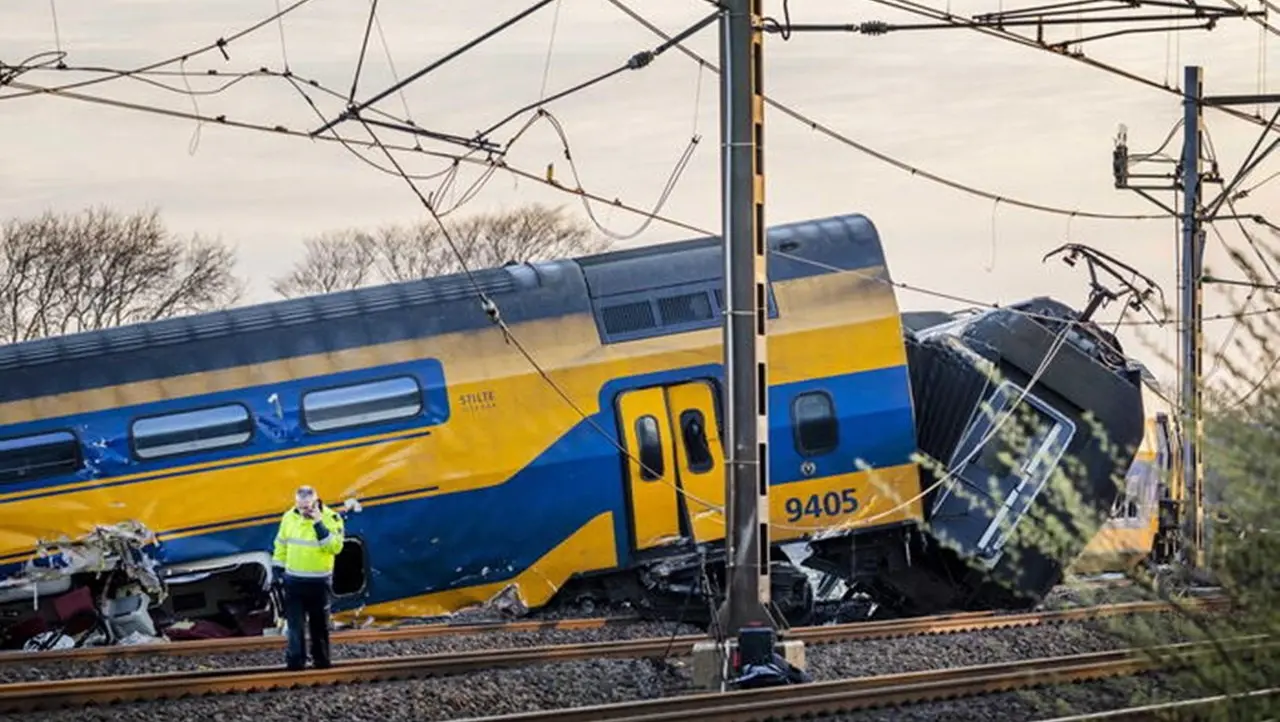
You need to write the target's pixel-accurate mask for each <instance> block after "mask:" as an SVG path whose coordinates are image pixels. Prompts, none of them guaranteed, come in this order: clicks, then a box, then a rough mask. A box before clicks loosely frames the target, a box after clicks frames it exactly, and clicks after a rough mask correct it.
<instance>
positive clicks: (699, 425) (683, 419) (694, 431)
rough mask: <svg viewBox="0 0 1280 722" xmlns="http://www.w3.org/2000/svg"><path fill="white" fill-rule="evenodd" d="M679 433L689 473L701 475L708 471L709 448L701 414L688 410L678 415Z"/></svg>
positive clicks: (704, 423)
mask: <svg viewBox="0 0 1280 722" xmlns="http://www.w3.org/2000/svg"><path fill="white" fill-rule="evenodd" d="M680 433H681V435H682V437H683V439H684V453H685V456H686V457H687V458H688V461H689V471H692V472H693V473H695V474H701V473H703V472H706V471H710V470H711V467H712V466H713V465H714V462H713V461H712V460H711V447H710V446H709V445H708V444H707V425H706V419H705V418H704V417H703V416H702V412H701V411H699V410H697V409H689V410H687V411H684V412H682V413H681V414H680Z"/></svg>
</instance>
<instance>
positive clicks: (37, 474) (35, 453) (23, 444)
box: [0, 431, 81, 484]
mask: <svg viewBox="0 0 1280 722" xmlns="http://www.w3.org/2000/svg"><path fill="white" fill-rule="evenodd" d="M80 461H81V457H80V442H79V440H77V439H76V437H75V434H72V433H71V432H70V431H50V432H47V433H43V434H31V435H30V436H19V437H15V438H9V439H0V484H13V483H16V482H19V481H27V480H29V479H41V478H44V477H48V476H57V475H59V474H70V473H71V472H73V471H76V470H78V469H79V468H80Z"/></svg>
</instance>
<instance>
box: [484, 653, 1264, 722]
mask: <svg viewBox="0 0 1280 722" xmlns="http://www.w3.org/2000/svg"><path fill="white" fill-rule="evenodd" d="M1275 644H1276V643H1275V642H1274V641H1272V640H1270V639H1264V638H1262V637H1253V638H1248V639H1243V640H1238V641H1237V642H1236V646H1237V649H1236V650H1235V651H1238V652H1241V653H1248V651H1249V648H1250V647H1252V648H1256V647H1257V646H1258V645H1275ZM1156 649H1159V650H1163V651H1165V652H1167V653H1168V654H1169V657H1173V655H1178V656H1177V661H1173V660H1172V659H1166V660H1165V661H1163V662H1162V661H1161V660H1158V659H1155V658H1154V656H1155V655H1153V654H1151V652H1152V651H1154V650H1141V649H1125V650H1117V651H1110V652H1093V653H1089V654H1076V655H1069V656H1063V657H1044V658H1040V659H1031V660H1022V661H1018V662H1003V663H1000V664H987V665H980V666H974V667H953V668H950V669H941V670H932V671H925V672H906V673H901V674H887V675H878V676H874V677H858V678H854V679H842V680H835V681H831V682H818V683H813V684H804V685H795V686H788V687H773V688H769V689H758V690H749V691H741V692H728V693H724V694H715V693H707V694H692V695H684V696H680V697H668V698H666V699H656V700H645V701H640V702H627V703H623V704H610V705H595V706H591V707H576V708H570V709H558V710H546V711H539V712H529V713H524V714H515V715H504V716H500V717H474V718H471V719H470V720H465V721H463V722H481V720H483V722H543V721H545V720H556V722H596V721H597V720H610V721H612V722H659V721H660V720H661V721H667V720H682V719H697V720H700V722H756V721H757V720H766V719H776V718H778V717H786V718H797V717H801V716H803V715H829V714H836V713H840V712H849V711H854V710H863V709H871V708H876V707H887V706H891V705H905V704H918V703H923V702H931V701H935V700H941V699H952V698H956V697H969V696H974V695H981V694H992V693H996V692H1007V691H1011V690H1016V689H1026V688H1029V687H1039V686H1045V685H1054V684H1063V683H1070V682H1083V681H1088V680H1095V679H1102V678H1106V677H1117V676H1124V675H1133V674H1138V673H1141V672H1147V671H1152V670H1155V669H1158V668H1164V669H1170V668H1175V667H1178V666H1181V665H1183V664H1185V663H1186V662H1187V661H1189V660H1190V659H1193V658H1194V657H1195V656H1196V655H1200V654H1208V653H1211V652H1213V651H1214V645H1213V644H1212V643H1207V642H1191V643H1183V644H1171V645H1164V646H1162V647H1159V648H1156Z"/></svg>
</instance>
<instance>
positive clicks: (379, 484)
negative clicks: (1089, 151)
mask: <svg viewBox="0 0 1280 722" xmlns="http://www.w3.org/2000/svg"><path fill="white" fill-rule="evenodd" d="M768 243H769V248H770V251H771V259H770V282H769V289H768V299H767V300H768V315H769V318H770V319H771V320H770V324H771V326H770V333H771V341H770V345H769V354H770V363H771V372H770V378H769V388H768V397H769V398H768V401H769V407H770V409H771V410H772V414H771V421H770V429H769V435H770V443H771V448H770V459H769V464H770V474H771V508H770V514H771V524H772V532H771V534H772V539H773V542H774V543H775V548H774V550H773V559H774V571H775V573H774V574H773V585H774V598H775V602H777V603H778V604H779V607H780V609H781V611H782V612H783V613H785V614H787V615H788V616H789V617H790V618H792V619H801V618H804V617H805V616H806V614H807V613H808V610H809V609H811V608H812V605H813V594H812V585H811V584H810V582H809V579H810V578H811V577H812V575H813V573H812V572H810V573H807V574H806V573H801V571H800V570H799V569H798V568H797V563H796V562H794V561H792V560H793V559H794V560H799V559H800V556H803V557H804V558H803V564H804V565H805V566H807V567H810V568H811V569H812V570H818V571H819V572H821V573H822V574H825V575H827V576H828V577H830V578H838V579H840V580H842V581H844V582H845V583H846V584H847V586H848V588H849V589H850V590H860V591H862V592H869V593H872V594H873V595H874V596H876V597H877V598H878V599H880V600H883V601H882V602H881V606H882V608H885V609H893V610H899V611H905V612H912V611H928V610H932V609H938V608H946V607H954V606H983V605H999V604H1006V603H1010V602H1011V601H1017V600H1024V599H1035V598H1037V597H1038V596H1039V595H1041V594H1043V593H1044V592H1045V591H1047V589H1048V587H1049V586H1051V585H1052V584H1053V583H1054V582H1055V581H1056V579H1057V578H1058V576H1060V574H1061V569H1062V568H1063V566H1064V565H1065V564H1067V563H1069V562H1070V560H1071V558H1072V557H1073V556H1074V554H1075V553H1076V552H1078V551H1079V547H1080V546H1083V543H1084V541H1087V539H1085V540H1082V541H1080V543H1079V544H1078V545H1077V546H1076V547H1072V546H1071V545H1070V544H1068V545H1066V546H1064V547H1062V548H1058V549H1054V550H1053V551H1051V552H1043V551H1040V552H1037V551H1035V548H1034V547H1035V545H1034V544H1033V543H1032V541H1030V540H1025V539H1022V538H1021V537H1020V536H1019V535H1020V533H1021V532H1022V530H1024V529H1027V528H1029V527H1031V526H1034V525H1037V524H1041V523H1042V519H1043V518H1044V517H1045V516H1046V515H1048V516H1053V517H1055V518H1057V519H1058V520H1059V521H1060V522H1061V523H1062V524H1065V525H1066V526H1068V527H1071V528H1074V527H1075V526H1085V527H1087V526H1088V523H1083V522H1085V521H1088V522H1089V523H1093V522H1092V521H1089V520H1091V519H1092V517H1093V516H1094V514H1093V512H1094V511H1096V512H1097V515H1099V516H1100V515H1104V514H1105V511H1106V509H1108V508H1109V507H1110V506H1111V504H1112V502H1113V501H1114V497H1115V492H1114V481H1112V479H1111V477H1113V476H1117V475H1119V476H1123V470H1124V468H1125V467H1126V466H1127V465H1128V462H1129V460H1130V458H1131V451H1130V452H1128V453H1129V454H1130V456H1129V457H1127V458H1123V459H1119V458H1118V459H1113V460H1110V461H1109V460H1108V459H1107V458H1106V457H1105V456H1104V455H1103V454H1102V453H1101V452H1099V451H1098V449H1097V444H1099V443H1101V442H1099V441H1098V440H1097V439H1096V438H1095V437H1094V436H1091V435H1090V434H1089V433H1086V431H1085V428H1084V427H1085V423H1084V422H1083V421H1082V414H1084V413H1085V411H1086V410H1090V411H1092V412H1093V413H1094V415H1095V416H1096V417H1097V419H1098V420H1099V421H1100V424H1101V430H1102V434H1103V436H1109V437H1110V440H1109V442H1107V443H1110V444H1111V445H1113V446H1119V447H1132V446H1134V445H1136V441H1137V439H1138V438H1139V437H1140V436H1141V432H1142V428H1141V419H1142V403H1141V395H1140V393H1139V391H1138V388H1137V385H1136V381H1135V379H1134V378H1133V377H1132V374H1131V373H1130V369H1129V368H1128V365H1127V361H1126V360H1125V359H1124V357H1123V355H1116V354H1115V353H1114V352H1113V351H1103V350H1099V347H1098V344H1097V334H1098V333H1099V332H1098V331H1097V330H1096V329H1095V328H1094V327H1092V326H1091V325H1088V324H1086V325H1083V326H1080V325H1078V324H1076V323H1075V322H1074V321H1073V318H1074V316H1073V312H1072V311H1071V310H1070V309H1068V308H1067V307H1065V306H1063V305H1061V304H1058V303H1055V302H1053V301H1050V300H1046V299H1037V300H1033V301H1029V302H1027V303H1024V304H1021V305H1018V306H1015V307H1010V308H1008V309H1002V310H999V311H990V312H986V313H981V314H976V315H972V316H969V317H965V318H960V319H955V320H951V321H949V322H947V323H945V324H942V325H935V326H934V327H931V328H926V329H921V330H917V331H911V330H908V331H906V332H905V333H904V329H903V324H902V317H901V316H900V314H899V311H898V307H897V302H896V299H895V296H894V292H893V291H894V288H893V285H892V284H891V283H890V282H889V274H888V271H887V267H886V264H885V259H884V254H883V249H882V247H881V243H880V239H879V237H878V234H877V232H876V230H875V228H874V226H873V225H872V224H871V222H870V221H869V220H868V219H866V218H865V217H862V216H859V215H848V216H841V217H834V218H826V219H821V220H814V221H806V222H801V223H794V224H789V225H783V226H778V227H774V228H772V229H770V230H769V233H768ZM474 278H475V283H477V284H479V286H480V287H481V288H482V289H483V290H484V292H485V294H486V295H487V296H488V297H489V298H491V299H492V300H493V301H494V302H495V303H496V305H497V307H498V311H499V313H500V314H501V318H502V319H503V320H504V321H505V323H506V325H507V327H508V328H509V329H510V330H511V333H512V334H514V335H515V336H516V337H517V338H518V339H519V341H520V344H521V345H522V346H523V347H524V349H526V350H528V351H529V352H530V354H531V355H532V356H533V358H534V359H535V360H536V361H537V363H538V365H539V367H540V368H535V367H534V366H533V365H531V364H530V362H529V360H528V359H526V358H525V356H524V355H523V354H522V353H521V350H520V348H519V347H517V346H516V345H515V344H512V343H510V342H509V339H508V338H507V336H506V333H505V331H504V330H503V329H502V328H500V327H499V326H497V325H495V323H494V322H493V319H492V318H491V317H490V316H489V314H488V313H486V310H485V309H484V308H483V307H482V306H481V304H480V303H479V302H478V300H477V294H476V289H475V287H474V286H473V285H472V283H471V282H470V281H469V280H468V279H467V278H466V277H464V276H446V277H439V278H433V279H426V280H421V281H414V282H409V283H400V284H393V285H387V286H381V287H375V288H366V289H358V290H354V291H347V292H340V293H332V294H327V295H323V296H316V297H311V298H302V299H295V300H288V301H281V302H275V303H267V304H261V305H255V306H249V307H244V308H237V309H233V310H230V311H226V312H219V313H210V314H203V315H198V316H192V317H187V318H179V319H171V320H163V321H157V322H152V323H144V324H138V325H133V326H127V327H121V328H115V329H110V330H105V331H99V332H92V333H82V334H76V335H71V336H65V337H59V338H50V339H44V340H39V341H32V342H28V343H22V344H15V345H10V346H7V347H0V615H2V616H0V625H3V626H5V627H6V628H7V629H8V630H9V634H8V642H7V643H8V644H10V645H12V644H15V643H20V642H21V640H20V639H19V638H20V637H21V636H22V635H23V632H16V631H14V630H27V631H26V632H25V633H27V634H29V633H30V630H32V629H36V628H40V627H41V625H55V626H57V625H62V627H60V628H66V626H67V625H69V624H71V622H70V620H68V619H67V618H65V617H67V616H68V615H67V614H66V613H65V610H66V609H69V608H73V607H75V605H72V604H54V603H51V602H55V601H57V600H60V599H66V598H68V597H70V596H72V595H76V594H79V595H81V598H82V599H89V598H92V600H94V601H93V605H92V607H93V608H94V609H96V610H98V614H99V615H101V614H107V615H108V616H111V615H114V616H115V617H130V614H132V617H130V618H132V619H135V620H136V618H137V616H138V613H139V611H140V609H139V608H142V609H147V608H149V609H150V612H149V617H150V619H151V620H153V621H154V625H153V626H154V627H156V628H157V630H156V631H164V630H165V629H166V628H167V629H180V628H189V626H190V625H187V626H186V627H179V626H178V625H175V624H173V623H174V621H175V620H203V621H206V622H214V623H217V624H218V625H219V627H220V628H221V629H223V630H224V631H225V633H231V634H237V633H238V634H253V633H257V632H258V630H259V629H261V627H262V626H264V625H266V624H269V623H270V619H271V612H272V605H271V601H270V596H269V594H267V592H266V589H267V588H268V587H269V579H268V576H269V574H270V566H269V555H270V548H271V541H272V538H273V537H274V534H275V524H276V521H277V520H278V518H279V515H280V514H281V513H282V512H283V511H284V510H285V508H286V506H287V505H288V504H290V503H291V499H292V497H291V492H292V489H293V488H294V487H296V486H297V485H299V484H304V483H306V484H311V485H313V486H315V487H316V488H317V489H318V490H319V492H320V494H321V496H322V498H323V499H324V500H325V502H326V503H328V504H330V505H333V506H337V505H339V504H342V503H343V502H349V503H348V507H347V509H346V512H345V515H346V517H347V527H346V528H347V534H348V538H347V541H346V546H345V548H344V549H343V551H342V553H341V555H340V556H339V557H338V560H337V568H336V571H335V578H334V593H335V602H334V604H335V610H336V611H337V612H338V613H339V617H340V619H345V621H348V622H360V621H361V620H370V619H372V620H394V619H404V618H421V617H432V616H437V615H444V614H450V613H454V612H457V611H458V610H461V609H464V608H467V607H472V606H475V605H478V604H482V603H485V602H490V601H492V600H495V599H498V600H506V601H509V602H512V603H514V604H516V605H517V606H518V607H522V608H538V607H542V606H545V605H548V604H549V603H552V602H558V601H561V600H565V599H566V598H570V597H571V598H573V599H575V600H576V599H579V598H581V597H604V598H609V599H613V600H619V599H621V600H626V601H629V602H632V603H634V604H637V605H640V606H642V607H650V608H655V609H661V608H663V605H664V604H667V603H670V602H671V601H672V600H677V601H681V602H683V601H684V600H687V599H688V598H690V597H691V596H700V597H701V596H706V595H712V596H714V595H715V594H716V592H715V591H714V590H715V589H716V588H718V585H719V584H720V583H721V581H722V579H721V575H722V570H723V567H722V564H721V554H722V550H723V540H724V533H725V530H724V516H723V513H722V507H723V504H724V457H723V448H722V443H721V434H720V430H721V427H722V418H721V396H722V393H723V370H722V367H721V330H720V320H721V317H722V313H723V308H724V299H723V291H722V285H723V264H722V248H721V245H720V243H719V239H717V238H703V239H696V240H691V241H685V242H679V243H671V244H665V245H660V246H653V247H648V248H642V249H636V250H626V251H618V252H611V253H605V254H601V255H596V256H591V257H583V258H577V259H565V260H555V261H546V262H535V263H526V264H511V265H508V266H505V267H502V268H494V269H487V270H483V271H479V272H476V273H475V274H474ZM1042 365H1043V368H1041V366H1042ZM993 372H994V373H993ZM543 373H545V374H546V376H545V377H544V376H543V375H542V374H543ZM565 397H568V398H569V399H571V400H572V401H573V403H572V404H570V403H568V402H567V401H566V399H565ZM984 401H986V402H988V404H987V405H988V406H989V405H991V404H994V405H995V406H996V407H998V409H1005V410H1007V409H1008V408H1009V407H1011V406H1014V405H1017V406H1018V407H1019V408H1025V409H1032V410H1034V414H1035V415H1036V416H1035V418H1036V419H1037V420H1038V421H1037V422H1036V423H1037V424H1038V426H1036V429H1037V430H1034V431H1033V434H1032V436H1033V438H1032V440H1031V442H1029V445H1024V446H1026V448H1018V447H1017V445H1016V444H1015V445H1014V446H1011V447H1008V448H1005V447H1000V448H1001V450H1003V451H1012V453H1013V454H1014V456H1015V457H1017V458H1018V461H1017V462H1016V463H1015V464H1014V465H1013V467H1011V468H1009V469H1002V468H997V466H996V462H995V461H994V458H995V456H997V454H994V453H990V452H989V451H988V450H989V449H992V448H994V447H991V446H986V445H981V444H977V443H976V442H977V441H979V440H980V439H979V436H980V435H981V434H982V433H983V429H984V428H985V427H984V426H983V424H984V423H986V422H984V421H982V414H981V413H980V412H979V410H978V409H979V407H981V406H982V402H984ZM979 447H981V448H980V450H979V451H977V452H974V450H975V449H979ZM917 452H924V453H925V454H928V455H930V456H931V457H933V458H935V459H940V460H941V461H942V463H943V464H945V465H946V466H947V467H948V468H949V470H950V472H951V473H948V474H943V475H942V476H939V472H938V471H937V470H936V469H932V468H929V467H928V465H927V464H921V463H919V462H918V460H917ZM1064 454H1077V455H1079V456H1080V457H1081V458H1082V459H1083V460H1084V461H1083V465H1082V466H1079V467H1073V468H1072V469H1071V470H1069V471H1068V472H1067V474H1066V478H1067V480H1068V486H1069V487H1071V488H1072V489H1074V490H1075V491H1076V493H1077V495H1078V496H1079V497H1080V498H1081V499H1083V502H1084V504H1083V507H1082V508H1075V507H1073V508H1069V509H1068V508H1059V507H1056V506H1053V503H1054V502H1053V500H1052V498H1051V495H1048V494H1043V493H1041V492H1042V490H1043V489H1044V488H1045V484H1046V480H1047V478H1048V476H1049V474H1050V472H1052V471H1054V470H1056V469H1060V468H1062V467H1063V465H1062V464H1061V463H1060V460H1061V459H1062V458H1063V455H1064ZM1120 456H1123V453H1121V454H1120ZM984 475H985V476H994V478H995V479H996V480H997V484H996V486H997V488H996V490H995V491H994V492H993V493H994V496H992V497H991V498H988V499H986V500H985V501H986V502H994V504H995V507H996V508H995V509H994V510H992V509H987V508H986V507H987V506H990V504H986V505H984V504H983V503H981V502H982V501H983V500H981V499H979V500H977V501H974V500H965V499H964V498H962V497H963V495H961V494H959V493H957V492H958V491H960V490H961V489H962V487H964V488H967V487H969V486H973V485H974V484H975V483H976V482H975V480H976V479H978V478H979V477H981V476H984ZM1108 484H1111V489H1112V491H1111V492H1110V495H1108V491H1107V489H1108V486H1107V485H1108ZM351 502H358V503H355V504H354V505H353V504H352V503H351ZM993 530H995V531H993ZM59 539H61V540H64V542H63V543H61V544H60V545H58V544H54V545H52V546H50V542H52V541H56V540H59ZM797 547H803V549H804V551H805V553H804V554H803V555H799V556H797V555H796V554H794V553H788V552H787V551H785V550H784V549H787V550H792V552H794V550H795V549H796V548H797ZM1011 550H1012V551H1017V552H1019V553H1017V554H1014V553H1011ZM104 559H105V560H108V561H110V562H111V563H116V567H115V571H113V572H111V573H106V574H104V573H103V572H101V571H100V569H101V568H103V566H104V565H103V563H102V562H103V560H104ZM95 560H96V561H95ZM106 566H108V567H109V566H110V564H107V565H106ZM33 600H36V603H35V604H33ZM704 601H705V600H704ZM82 606H83V605H82ZM108 607H109V609H107V608H108ZM60 610H62V611H60ZM122 610H123V611H122ZM129 610H132V612H130V611H129ZM82 611H83V610H82ZM72 626H74V625H72ZM134 629H135V631H137V630H138V629H142V630H143V631H145V632H147V633H151V632H152V631H153V629H152V625H149V624H148V623H147V622H146V620H143V622H141V623H140V624H137V625H135V626H134ZM120 631H121V630H119V629H117V630H116V632H117V633H119V632H120ZM171 636H172V635H171Z"/></svg>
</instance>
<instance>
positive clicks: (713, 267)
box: [0, 214, 888, 403]
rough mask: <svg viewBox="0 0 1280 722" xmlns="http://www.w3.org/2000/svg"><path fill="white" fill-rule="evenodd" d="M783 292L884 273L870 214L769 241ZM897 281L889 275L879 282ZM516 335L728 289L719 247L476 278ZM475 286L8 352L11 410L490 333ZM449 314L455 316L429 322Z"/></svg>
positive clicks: (341, 300)
mask: <svg viewBox="0 0 1280 722" xmlns="http://www.w3.org/2000/svg"><path fill="white" fill-rule="evenodd" d="M767 242H768V245H769V248H770V250H771V251H772V253H771V257H770V273H769V276H770V279H771V280H772V281H779V280H788V279H793V278H802V277H806V276H812V275H818V274H823V273H830V272H832V271H835V270H851V269H854V268H872V267H882V266H884V252H883V248H882V246H881V243H880V238H879V234H878V233H877V231H876V229H875V227H874V225H873V224H872V223H871V221H870V220H869V219H868V218H866V217H865V216H862V215H860V214H848V215H841V216H833V217H828V218H820V219H812V220H805V221H800V222H795V223H789V224H783V225H778V226H774V227H771V228H769V229H768V233H767ZM879 275H880V276H881V277H884V278H887V276H888V274H887V269H882V270H881V271H880V273H879ZM472 276H473V277H474V279H475V283H476V284H477V285H479V286H480V288H482V289H483V290H484V291H485V293H486V294H488V295H489V296H491V297H492V298H493V300H494V301H495V303H496V304H497V305H498V307H499V308H500V309H501V312H502V316H503V318H504V319H506V320H507V321H508V322H509V323H512V324H517V323H520V322H522V321H531V320H536V319H539V318H548V317H555V316H561V315H565V314H568V313H575V312H594V310H595V306H596V305H597V300H599V299H606V298H609V297H614V298H619V297H625V295H626V294H632V293H636V292H638V291H642V290H650V289H655V288H661V287H667V286H671V285H678V284H680V283H684V282H689V281H690V280H691V279H700V280H702V281H704V282H709V281H718V282H719V283H720V285H721V286H722V285H723V277H724V264H723V246H722V244H721V243H720V239H719V237H718V236H707V237H703V238H695V239H690V240H684V241H677V242H673V243H663V244H657V245H651V246H643V247H639V248H632V249H625V250H618V251H609V252H605V253H600V254H595V255H590V256H582V257H578V258H572V259H559V260H552V261H540V262H533V263H520V264H508V265H507V266H503V267H498V268H486V269H480V270H476V271H473V272H472ZM474 297H475V288H474V286H473V285H472V282H471V281H470V280H469V279H468V278H467V276H466V275H465V274H462V273H457V274H451V275H446V276H437V277H434V278H426V279H421V280H413V281H405V282H401V283H390V284H384V285H379V286H370V287H364V288H358V289H354V290H348V291H338V292H334V293H327V294H322V295H315V296H306V297H302V298H294V299H287V300H280V301H271V302H267V303H259V304H253V305H248V306H241V307H237V308H231V309H228V310H225V311H215V312H208V313H201V314H195V315H190V316H182V317H176V318H168V319H163V320H159V321H150V322H143V323H135V324H130V325H127V326H118V327H114V328H109V329H103V330H99V331H88V332H82V333H76V334H69V335H65V336H56V337H50V338H43V339H37V340H33V341H27V342H23V343H16V344H9V345H5V346H0V375H3V377H4V379H5V383H2V384H0V403H3V402H7V401H13V400H18V399H25V398H35V397H39V396H44V395H49V394H57V393H66V392H70V391H77V390H83V389H87V388H100V387H104V386H110V385H115V384H121V383H130V382H136V381H142V380H147V379H154V378H160V377H164V376H173V375H180V374H187V373H198V372H201V371H207V370H212V369H218V368H228V367H231V366H238V365H248V364H254V363H263V362H266V361H272V360H277V359H281V358H290V357H295V356H303V355H309V354H315V353H325V352H332V351H337V350H341V349H346V348H353V347H358V346H365V345H373V344H378V343H388V342H394V341H402V340H408V339H413V338H424V337H429V336H433V335H437V334H442V333H450V332H458V331H465V330H470V329H479V328H484V327H487V326H488V325H490V324H491V321H490V320H489V319H488V317H487V316H486V315H485V314H484V312H483V310H482V309H481V307H480V304H478V303H475V304H473V305H472V304H463V303H457V302H461V301H466V300H468V299H473V298H474ZM442 304H449V310H448V312H435V313H432V312H426V313H424V311H425V310H428V309H432V308H433V307H436V308H437V309H438V307H439V306H440V305H442Z"/></svg>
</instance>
